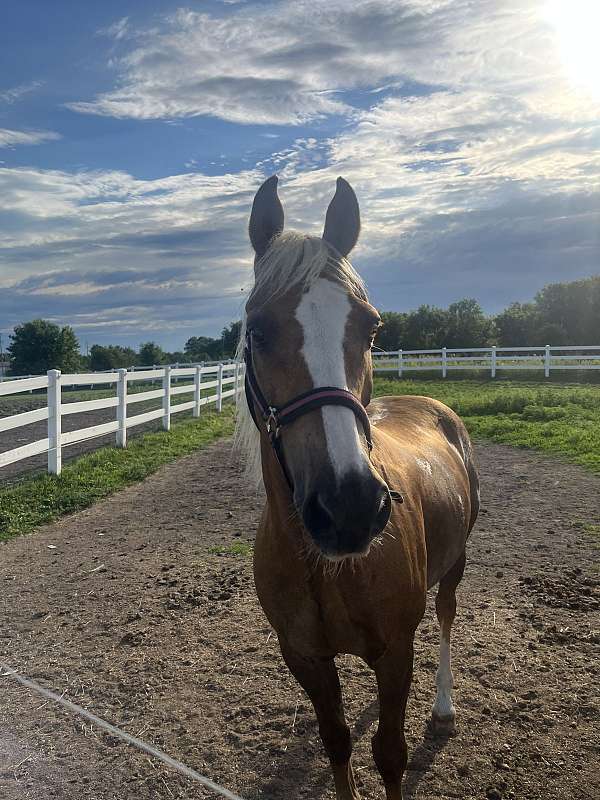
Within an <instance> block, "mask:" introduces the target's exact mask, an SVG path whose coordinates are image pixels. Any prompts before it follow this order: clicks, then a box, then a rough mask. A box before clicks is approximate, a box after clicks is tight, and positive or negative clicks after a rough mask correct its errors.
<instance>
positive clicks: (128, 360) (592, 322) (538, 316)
mask: <svg viewBox="0 0 600 800" xmlns="http://www.w3.org/2000/svg"><path fill="white" fill-rule="evenodd" d="M381 317H382V320H383V323H384V324H383V325H382V327H381V328H380V330H379V331H378V333H377V337H376V339H375V346H376V347H378V348H380V349H381V350H398V349H400V348H402V349H404V350H437V349H440V348H441V347H448V348H452V347H488V346H490V345H493V344H495V345H497V346H499V347H520V346H524V345H532V346H539V345H545V344H551V345H554V346H558V345H569V344H572V345H600V275H597V276H594V277H591V278H584V279H582V280H577V281H570V282H567V283H552V284H549V285H547V286H545V287H544V288H543V289H542V290H541V291H539V292H538V293H537V294H536V296H535V298H534V299H533V301H531V302H530V303H512V304H511V305H509V306H508V308H506V309H504V311H501V312H500V313H499V314H496V315H492V316H490V315H486V314H484V312H483V310H482V308H481V306H480V304H479V303H478V302H477V300H474V299H472V298H465V299H463V300H459V301H458V302H456V303H451V304H450V305H449V306H448V307H447V308H439V307H437V306H431V305H422V306H419V308H417V309H415V310H414V311H406V312H404V311H384V312H383V313H382V314H381ZM240 327H241V323H240V322H239V321H237V322H232V323H231V324H230V325H227V326H226V327H225V328H223V331H222V332H221V336H220V337H219V338H212V337H210V336H192V337H190V338H189V339H188V340H187V342H186V343H185V345H184V348H183V350H182V351H176V352H167V351H164V350H162V348H161V347H160V346H159V345H158V344H157V343H156V342H145V343H143V344H142V345H141V346H140V348H139V349H138V350H137V351H136V350H134V349H133V348H131V347H123V346H122V345H99V344H95V345H93V346H92V347H91V349H90V352H89V354H87V355H81V353H80V351H79V342H78V341H77V337H76V336H75V333H74V331H73V329H72V328H71V327H70V326H68V325H67V326H64V327H60V326H58V325H55V324H54V323H52V322H48V321H47V320H43V319H36V320H32V321H31V322H25V323H23V324H22V325H17V327H16V328H15V330H14V333H13V334H12V335H11V337H10V345H9V347H8V352H7V354H8V357H9V361H10V372H11V374H12V375H29V374H41V373H44V372H46V371H47V370H49V369H61V370H62V371H63V372H77V371H83V370H91V371H101V370H110V369H119V368H123V367H126V368H127V367H131V366H153V365H159V364H176V363H182V364H184V363H189V362H199V361H219V360H221V359H227V358H232V357H233V355H234V354H235V350H236V347H237V342H238V339H239V336H240ZM0 360H1V359H0Z"/></svg>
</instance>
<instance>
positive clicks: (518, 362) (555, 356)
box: [372, 344, 600, 378]
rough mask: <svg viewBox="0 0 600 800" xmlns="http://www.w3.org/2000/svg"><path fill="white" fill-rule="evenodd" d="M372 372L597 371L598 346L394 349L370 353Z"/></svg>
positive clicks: (598, 368) (598, 363)
mask: <svg viewBox="0 0 600 800" xmlns="http://www.w3.org/2000/svg"><path fill="white" fill-rule="evenodd" d="M372 355H373V368H374V370H375V372H393V373H395V374H396V375H399V376H402V375H404V373H406V372H425V371H429V372H432V371H433V372H440V373H441V375H442V377H443V378H446V377H447V376H448V373H449V372H451V371H452V370H477V371H479V372H488V373H489V374H490V376H491V377H492V378H495V377H496V375H497V373H498V372H500V371H502V370H543V371H544V376H545V377H546V378H548V377H549V376H550V373H551V371H552V370H554V371H557V370H564V369H568V370H600V346H595V345H589V346H582V347H578V346H574V345H571V346H565V347H551V346H550V345H549V344H547V345H545V346H544V347H456V348H450V347H442V348H441V349H439V350H393V351H388V352H382V351H376V350H374V351H373V353H372Z"/></svg>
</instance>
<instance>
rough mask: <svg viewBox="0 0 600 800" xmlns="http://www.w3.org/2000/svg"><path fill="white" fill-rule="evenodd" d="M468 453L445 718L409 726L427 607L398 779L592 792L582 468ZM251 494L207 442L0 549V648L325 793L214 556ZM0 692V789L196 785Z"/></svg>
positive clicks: (160, 740)
mask: <svg viewBox="0 0 600 800" xmlns="http://www.w3.org/2000/svg"><path fill="white" fill-rule="evenodd" d="M478 452H479V462H480V468H481V474H482V482H483V491H482V497H483V506H484V513H482V515H481V518H480V522H479V523H478V525H477V527H476V530H475V533H474V536H473V540H472V546H471V548H470V553H469V560H468V567H467V572H466V577H465V580H464V582H463V584H462V589H461V593H460V598H459V604H460V608H459V615H458V618H457V623H456V626H455V630H456V634H455V637H454V642H455V644H454V664H455V674H456V683H457V686H456V701H457V707H458V709H459V733H458V736H456V737H454V738H452V739H449V740H447V741H436V740H433V739H431V738H429V737H428V735H427V732H426V727H425V723H426V720H427V717H428V714H429V710H430V707H431V703H432V701H433V686H434V673H435V668H436V656H435V654H436V648H437V624H436V623H435V622H434V617H433V604H432V603H431V602H430V603H429V606H428V610H427V614H426V617H425V619H424V621H423V624H422V626H421V628H420V631H419V634H418V640H417V656H416V669H415V681H414V685H413V691H412V696H411V699H410V702H409V713H408V726H407V727H408V739H409V748H410V762H409V770H408V773H407V778H406V796H407V797H410V798H462V799H463V800H467V799H468V798H478V799H480V798H486V797H487V798H491V800H493V799H494V798H496V800H497V799H498V798H519V800H520V799H521V798H524V799H527V798H542V797H543V798H546V797H552V798H578V799H579V798H581V800H587V799H588V798H597V797H599V796H600V777H599V770H598V763H599V762H600V725H599V723H600V709H599V699H598V686H599V685H600V680H599V678H600V675H599V673H600V660H599V659H598V654H599V647H598V645H599V643H600V639H599V635H598V621H599V592H598V590H599V580H598V578H599V576H598V572H597V571H594V569H595V568H594V566H593V562H594V559H595V558H597V555H598V550H597V549H596V548H597V544H596V543H597V541H598V538H597V536H596V537H594V535H593V534H591V533H588V532H586V531H585V528H584V526H585V525H586V524H598V523H599V522H600V500H599V497H600V479H598V478H595V477H593V476H591V475H588V474H586V473H584V472H583V471H582V470H580V469H578V468H576V467H570V466H568V465H564V464H559V463H558V462H555V461H553V460H549V459H547V458H544V457H542V456H538V455H535V454H531V453H527V452H524V451H519V450H513V449H510V448H508V447H502V446H496V445H489V446H480V447H479V448H478ZM259 508H260V501H259V500H258V499H257V498H255V497H254V496H252V495H251V494H249V493H248V492H246V491H244V490H241V489H240V485H239V474H238V467H237V466H236V465H235V464H233V463H232V462H231V459H230V453H229V448H228V443H227V442H220V443H218V444H217V445H215V446H213V447H211V448H210V449H208V450H205V451H203V452H200V453H198V454H195V455H193V456H190V457H187V458H184V459H181V460H180V461H178V462H176V463H174V464H172V465H170V466H168V467H166V468H163V469H162V470H161V471H160V472H158V473H157V474H156V475H154V476H153V477H151V478H150V479H148V480H147V481H146V482H145V483H143V484H141V485H139V486H135V487H132V488H130V489H128V490H126V491H124V492H122V493H121V494H119V495H116V496H114V497H112V498H110V499H108V500H106V501H104V502H101V503H99V504H98V505H97V506H95V507H94V508H92V509H90V510H88V511H85V512H83V513H80V514H77V515H75V516H72V517H70V518H67V519H64V520H63V521H61V522H59V523H57V524H54V525H51V526H48V527H46V528H44V529H42V530H40V531H39V533H37V534H36V535H34V536H29V537H23V538H20V539H18V540H15V541H12V542H10V543H8V544H6V545H3V546H2V547H0V604H1V605H0V613H1V615H2V616H1V620H2V622H1V623H0V653H1V654H2V659H3V660H5V661H6V662H8V663H10V664H12V665H14V666H15V667H16V668H17V669H19V670H20V671H21V672H22V673H24V674H26V675H29V676H31V677H33V678H35V679H37V680H39V681H40V682H42V683H44V684H45V685H47V686H49V687H53V688H54V689H55V690H56V691H58V692H59V693H60V692H63V691H64V692H65V694H66V696H68V697H69V698H70V699H72V700H73V701H74V702H77V703H79V704H81V705H83V706H87V707H89V708H90V709H91V710H94V711H95V712H96V713H98V714H99V715H101V716H104V717H105V718H108V719H109V720H110V721H113V722H115V723H117V724H119V725H121V726H122V727H123V728H125V729H126V730H128V731H130V732H132V733H134V734H137V735H139V736H141V737H142V738H144V739H145V740H146V741H149V742H152V743H154V744H155V745H157V746H158V747H161V748H163V749H165V750H166V751H167V752H168V753H170V754H171V755H173V756H174V757H176V758H179V759H181V760H182V761H184V762H185V763H187V764H188V765H189V766H191V767H194V768H195V769H197V770H199V771H200V772H203V773H204V774H207V775H209V776H210V777H212V778H213V779H214V780H217V781H219V782H220V783H222V784H223V785H225V786H228V787H229V788H231V789H233V790H236V791H238V792H240V793H241V794H243V795H244V796H245V797H246V798H248V800H258V798H265V800H266V799H267V798H272V800H283V798H286V799H287V798H306V799H308V798H312V799H314V798H329V799H331V798H333V792H332V789H331V781H330V777H329V770H328V767H327V764H326V761H325V758H324V756H323V752H322V749H321V745H320V742H319V740H318V735H317V730H316V725H315V722H314V717H313V712H312V709H311V708H310V707H309V704H308V702H307V700H306V698H305V697H304V695H303V694H302V693H301V691H300V690H299V688H298V687H297V685H296V684H295V683H294V681H293V679H292V678H291V676H290V675H289V673H288V671H287V669H286V668H285V666H284V665H283V663H282V661H281V658H280V656H279V652H278V648H277V642H276V639H275V637H274V636H270V630H269V627H268V625H267V624H266V622H265V620H264V618H263V616H262V614H261V611H260V609H259V607H258V605H257V602H256V599H255V597H254V592H253V586H252V576H251V563H250V558H249V557H247V556H239V555H238V556H235V555H230V554H228V555H217V554H215V553H214V548H215V547H216V546H221V545H230V544H231V543H232V542H236V541H246V540H247V541H250V540H251V539H252V534H253V530H254V528H255V525H256V522H257V518H258V515H259ZM211 549H213V552H212V553H211ZM596 569H597V568H596ZM430 600H431V598H430ZM339 662H340V666H341V677H342V684H343V687H344V692H345V697H346V705H347V711H348V717H349V719H350V722H351V726H352V727H353V731H354V739H355V741H356V746H355V764H356V766H357V768H358V773H357V774H358V780H359V784H360V788H361V790H362V793H363V797H364V798H380V797H382V791H381V786H380V783H379V779H378V776H377V775H376V773H375V771H374V767H373V762H372V758H371V754H370V745H369V742H370V737H371V735H372V733H373V727H374V720H375V718H376V704H375V695H374V680H373V676H372V674H371V673H370V671H369V670H368V669H367V668H365V667H364V666H363V665H362V664H361V663H360V662H358V661H356V660H355V659H351V658H345V657H344V658H341V659H340V660H339ZM0 692H1V693H0V797H1V798H3V800H29V799H30V800H46V798H61V800H129V799H130V798H132V799H133V798H135V800H149V798H152V800H172V798H182V799H184V798H185V800H191V799H192V798H201V797H208V796H209V795H208V794H207V793H205V792H204V791H203V790H202V789H200V788H198V786H197V785H195V784H192V783H190V782H189V781H187V780H186V779H183V778H179V777H178V776H177V775H175V774H174V773H173V772H171V771H170V770H168V769H166V768H163V767H162V766H159V765H157V764H154V763H151V762H150V761H149V760H148V759H147V758H146V757H145V756H144V755H143V754H141V753H138V752H136V751H132V750H131V749H130V748H128V747H127V746H126V745H124V744H121V743H120V742H119V741H116V740H113V739H111V738H110V737H107V736H105V735H103V734H101V733H99V732H98V731H96V730H95V729H93V728H91V727H90V726H89V725H87V724H83V722H82V721H80V720H79V719H76V718H74V717H72V716H70V715H69V714H68V713H66V712H63V711H62V710H57V709H56V708H55V707H53V706H52V705H50V704H47V703H45V702H44V701H43V699H41V698H39V697H37V696H32V695H31V694H30V693H29V692H28V691H26V690H24V689H22V688H20V687H19V686H17V685H15V684H14V683H12V682H11V681H10V680H8V679H6V678H4V679H2V678H0Z"/></svg>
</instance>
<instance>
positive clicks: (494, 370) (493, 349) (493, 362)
mask: <svg viewBox="0 0 600 800" xmlns="http://www.w3.org/2000/svg"><path fill="white" fill-rule="evenodd" d="M495 377H496V345H495V344H494V345H492V378H495Z"/></svg>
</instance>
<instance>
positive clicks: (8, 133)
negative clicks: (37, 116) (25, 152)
mask: <svg viewBox="0 0 600 800" xmlns="http://www.w3.org/2000/svg"><path fill="white" fill-rule="evenodd" d="M60 138H61V137H60V134H59V133H55V132H54V131H12V130H10V129H8V128H0V147H17V146H18V145H32V144H42V143H43V142H52V141H55V140H56V139H60Z"/></svg>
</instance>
